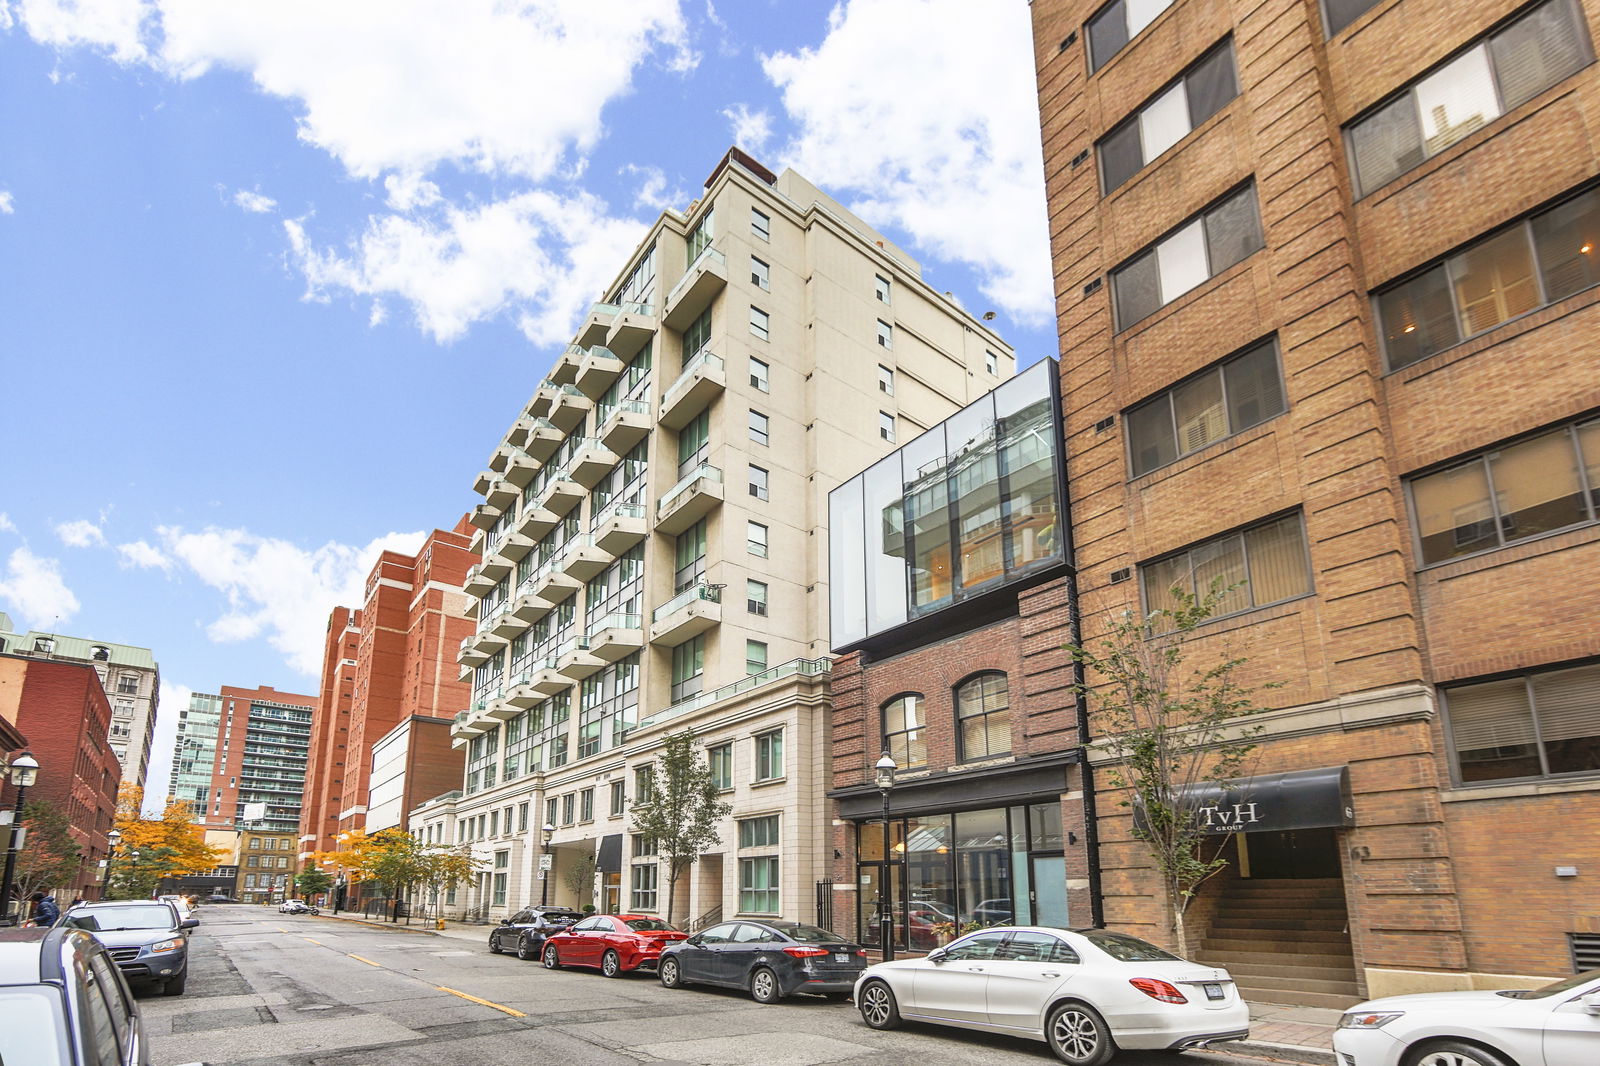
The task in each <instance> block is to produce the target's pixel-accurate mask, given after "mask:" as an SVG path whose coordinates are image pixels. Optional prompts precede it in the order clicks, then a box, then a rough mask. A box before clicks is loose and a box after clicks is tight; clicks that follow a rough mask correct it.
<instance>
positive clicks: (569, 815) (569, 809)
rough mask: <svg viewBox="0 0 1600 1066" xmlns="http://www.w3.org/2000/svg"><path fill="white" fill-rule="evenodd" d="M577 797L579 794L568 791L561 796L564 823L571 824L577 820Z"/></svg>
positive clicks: (562, 820) (562, 822)
mask: <svg viewBox="0 0 1600 1066" xmlns="http://www.w3.org/2000/svg"><path fill="white" fill-rule="evenodd" d="M577 798H578V797H577V795H576V794H575V793H572V792H568V793H567V794H566V795H565V796H562V797H561V824H562V825H571V824H572V823H573V821H574V820H575V815H576V813H577V803H576V802H575V801H576V800H577Z"/></svg>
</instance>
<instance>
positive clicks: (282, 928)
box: [278, 925, 289, 933]
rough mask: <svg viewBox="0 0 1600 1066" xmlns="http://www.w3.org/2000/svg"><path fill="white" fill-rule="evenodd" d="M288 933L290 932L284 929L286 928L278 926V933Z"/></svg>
mask: <svg viewBox="0 0 1600 1066" xmlns="http://www.w3.org/2000/svg"><path fill="white" fill-rule="evenodd" d="M288 931H289V930H287V929H285V928H284V927H283V926H281V925H280V926H278V932H280V933H287V932H288Z"/></svg>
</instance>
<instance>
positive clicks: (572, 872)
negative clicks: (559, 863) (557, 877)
mask: <svg viewBox="0 0 1600 1066" xmlns="http://www.w3.org/2000/svg"><path fill="white" fill-rule="evenodd" d="M598 866H599V863H598V862H597V861H596V860H595V857H594V854H593V853H592V852H591V853H590V854H588V855H580V856H578V858H577V859H576V860H575V861H574V862H573V864H572V865H571V866H569V867H567V872H566V873H565V874H563V875H562V877H561V882H562V884H564V885H566V886H567V887H568V888H570V889H571V890H572V894H573V895H575V896H577V897H578V898H579V900H581V901H582V902H580V903H579V905H578V909H579V910H582V909H583V904H584V903H588V904H591V905H592V904H593V902H594V872H595V869H596V868H597V867H598Z"/></svg>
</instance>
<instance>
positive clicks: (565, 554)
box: [561, 533, 611, 582]
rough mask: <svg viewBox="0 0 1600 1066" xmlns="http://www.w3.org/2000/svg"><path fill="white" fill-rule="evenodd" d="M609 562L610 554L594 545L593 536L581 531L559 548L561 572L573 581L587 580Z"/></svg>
mask: <svg viewBox="0 0 1600 1066" xmlns="http://www.w3.org/2000/svg"><path fill="white" fill-rule="evenodd" d="M610 563H611V556H610V555H608V554H607V553H606V552H605V551H604V550H603V549H602V548H599V547H597V546H596V545H595V542H594V536H593V534H590V533H582V534H579V535H578V536H576V537H573V538H572V539H571V540H569V541H567V543H566V545H565V546H564V547H563V548H562V549H561V572H562V573H563V574H566V575H567V576H568V577H570V578H572V579H573V580H574V581H580V582H581V581H588V580H589V579H590V578H592V577H594V576H595V575H596V574H598V573H599V572H600V571H602V570H604V569H605V568H606V567H607V566H609V565H610Z"/></svg>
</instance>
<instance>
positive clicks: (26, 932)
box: [0, 925, 150, 1066]
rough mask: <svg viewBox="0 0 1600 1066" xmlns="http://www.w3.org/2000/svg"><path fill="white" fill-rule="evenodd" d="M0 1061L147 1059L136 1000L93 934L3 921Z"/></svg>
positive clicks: (36, 1064)
mask: <svg viewBox="0 0 1600 1066" xmlns="http://www.w3.org/2000/svg"><path fill="white" fill-rule="evenodd" d="M0 1062H7V1063H11V1062H15V1063H27V1064H28V1066H87V1064H89V1063H94V1064H96V1066H98V1064H101V1063H104V1064H108V1066H109V1064H112V1063H115V1064H116V1066H150V1049H149V1045H148V1044H146V1042H145V1038H144V1026H143V1024H142V1023H141V1022H140V1020H139V1008H138V1005H137V1004H135V1003H134V1001H133V996H132V995H131V994H129V992H128V983H127V982H126V981H124V980H123V979H122V976H121V974H120V973H118V971H117V967H116V966H115V965H114V964H113V963H112V961H111V958H110V956H109V955H108V954H107V953H106V949H105V948H104V947H102V946H101V945H100V944H99V943H98V942H97V941H96V940H95V939H94V937H92V936H90V935H89V934H88V933H85V932H82V931H80V930H75V929H67V928H64V927H63V926H60V925H57V926H55V927H54V928H50V929H0Z"/></svg>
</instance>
